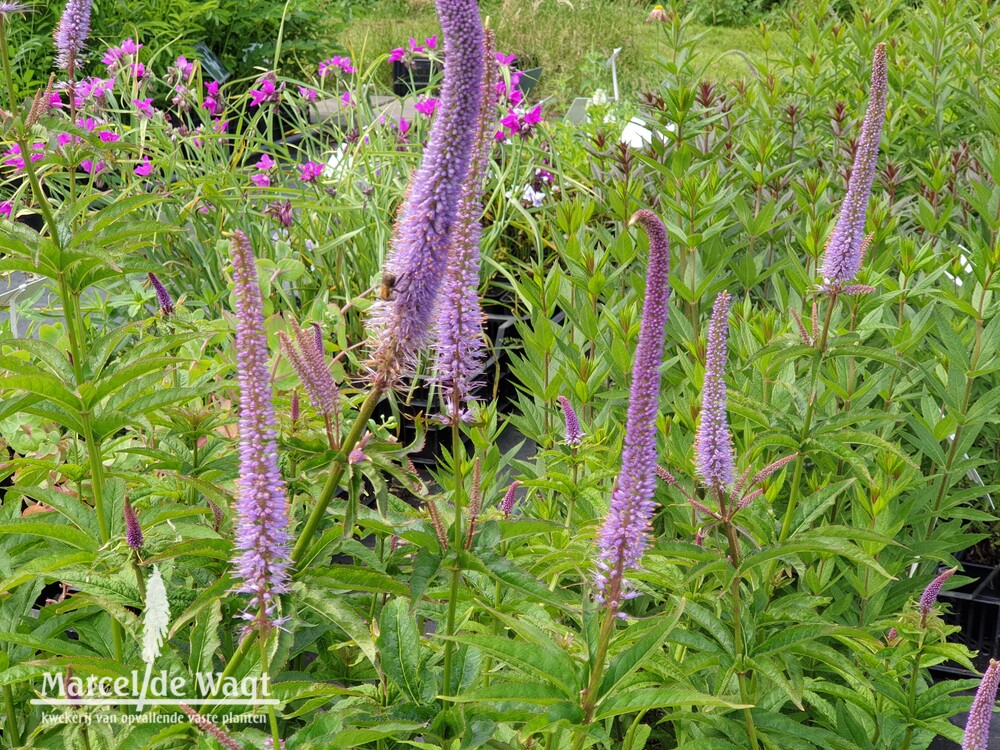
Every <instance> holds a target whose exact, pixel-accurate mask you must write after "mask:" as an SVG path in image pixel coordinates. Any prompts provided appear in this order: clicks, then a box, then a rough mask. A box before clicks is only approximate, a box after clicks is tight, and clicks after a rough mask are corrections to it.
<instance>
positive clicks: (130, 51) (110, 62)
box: [101, 37, 142, 77]
mask: <svg viewBox="0 0 1000 750" xmlns="http://www.w3.org/2000/svg"><path fill="white" fill-rule="evenodd" d="M140 49H142V45H141V44H136V42H135V40H134V39H132V38H131V37H130V38H128V39H126V40H125V41H123V42H122V43H121V44H119V45H118V46H117V47H108V50H107V52H105V53H104V57H102V58H101V62H102V63H104V64H105V65H107V66H108V68H110V69H111V70H112V72H113V71H114V70H116V69H117V68H118V66H119V65H120V64H121V62H122V60H128V59H132V58H134V57H135V56H136V55H138V54H139V50H140ZM137 77H141V76H137Z"/></svg>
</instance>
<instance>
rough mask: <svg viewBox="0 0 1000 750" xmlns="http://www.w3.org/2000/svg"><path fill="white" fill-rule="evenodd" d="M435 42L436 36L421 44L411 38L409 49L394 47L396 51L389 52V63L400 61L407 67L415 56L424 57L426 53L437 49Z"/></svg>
mask: <svg viewBox="0 0 1000 750" xmlns="http://www.w3.org/2000/svg"><path fill="white" fill-rule="evenodd" d="M437 41H438V38H437V34H435V35H434V36H429V37H427V38H426V39H424V43H423V44H417V40H416V39H414V38H413V37H412V36H411V37H410V45H409V49H405V48H403V47H396V49H394V50H392V51H390V52H389V62H390V63H394V62H399V61H400V60H402V61H403V63H404V64H405V65H409V64H410V62H412V60H413V58H414V57H416V56H417V55H426V54H427V53H428V51H430V50H432V49H437Z"/></svg>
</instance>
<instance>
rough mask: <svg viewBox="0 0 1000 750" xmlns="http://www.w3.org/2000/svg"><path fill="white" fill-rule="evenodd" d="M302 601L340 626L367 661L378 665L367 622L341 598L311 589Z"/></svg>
mask: <svg viewBox="0 0 1000 750" xmlns="http://www.w3.org/2000/svg"><path fill="white" fill-rule="evenodd" d="M302 603H303V605H304V606H306V607H309V608H310V609H312V610H315V611H316V613H317V614H319V615H321V616H322V617H324V618H325V619H327V620H329V621H330V622H331V623H333V624H334V625H336V626H337V627H338V628H340V629H341V630H342V631H343V632H344V633H345V634H346V635H347V637H348V638H350V639H351V640H352V641H353V642H354V644H355V645H356V646H357V647H358V648H359V649H361V652H362V653H363V654H364V655H365V656H366V657H367V658H368V661H370V662H371V663H372V665H373V666H378V663H379V662H378V649H376V648H375V641H374V640H372V634H371V630H370V629H369V627H368V623H367V622H365V621H364V620H362V619H361V616H360V615H358V613H357V612H355V611H354V610H353V609H351V608H350V607H349V606H348V605H347V604H346V603H345V602H344V601H343V599H338V598H335V597H332V596H329V595H327V594H326V593H325V592H324V593H320V592H319V590H317V589H311V590H309V591H308V592H307V594H306V596H305V597H304V598H303V601H302Z"/></svg>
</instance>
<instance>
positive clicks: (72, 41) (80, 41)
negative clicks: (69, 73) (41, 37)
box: [53, 0, 92, 70]
mask: <svg viewBox="0 0 1000 750" xmlns="http://www.w3.org/2000/svg"><path fill="white" fill-rule="evenodd" d="M91 4H92V0H67V2H66V8H65V10H63V14H62V16H61V17H60V18H59V25H58V26H56V30H55V33H54V34H53V37H54V39H55V43H56V66H57V67H58V68H59V69H60V70H70V69H75V68H76V63H77V61H78V60H79V58H80V53H81V52H83V46H84V44H86V43H87V35H88V34H90V8H91Z"/></svg>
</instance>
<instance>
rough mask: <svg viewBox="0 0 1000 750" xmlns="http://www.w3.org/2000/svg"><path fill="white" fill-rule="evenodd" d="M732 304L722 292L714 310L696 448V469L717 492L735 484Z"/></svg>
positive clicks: (709, 331) (709, 335) (706, 356)
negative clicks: (729, 395) (730, 406)
mask: <svg viewBox="0 0 1000 750" xmlns="http://www.w3.org/2000/svg"><path fill="white" fill-rule="evenodd" d="M729 302H730V297H729V293H728V292H722V293H720V294H719V296H718V297H716V299H715V306H714V307H713V308H712V322H711V323H710V324H709V328H708V348H707V352H706V355H705V381H704V383H703V384H702V387H701V421H700V423H699V424H698V434H697V437H696V438H695V446H694V454H695V470H696V471H697V473H698V476H700V477H701V478H702V479H703V480H704V481H705V484H706V485H708V487H709V488H711V489H712V491H714V492H725V491H726V488H727V487H729V486H730V485H731V484H732V483H733V466H734V461H733V439H732V436H731V435H730V434H729V422H728V419H727V416H726V380H725V378H726V335H727V333H728V331H729Z"/></svg>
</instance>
